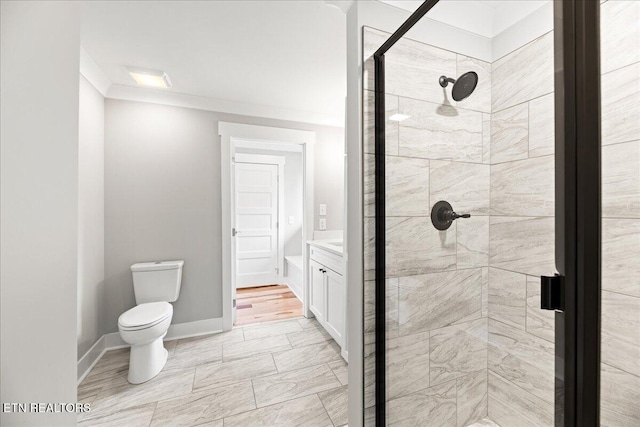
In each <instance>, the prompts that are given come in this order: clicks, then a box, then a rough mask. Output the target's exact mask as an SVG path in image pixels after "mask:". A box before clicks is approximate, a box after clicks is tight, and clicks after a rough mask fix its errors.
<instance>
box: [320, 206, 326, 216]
mask: <svg viewBox="0 0 640 427" xmlns="http://www.w3.org/2000/svg"><path fill="white" fill-rule="evenodd" d="M326 214H327V205H325V204H321V205H320V215H326Z"/></svg>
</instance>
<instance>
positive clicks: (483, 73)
mask: <svg viewBox="0 0 640 427" xmlns="http://www.w3.org/2000/svg"><path fill="white" fill-rule="evenodd" d="M456 56H457V71H456V77H454V78H458V77H460V76H461V75H463V74H464V73H467V72H469V71H474V72H475V73H476V74H478V85H477V86H476V88H475V90H474V91H473V95H472V96H470V97H468V98H467V99H465V100H464V102H463V104H461V106H462V107H463V108H466V109H469V110H476V111H482V112H483V113H490V112H491V63H489V62H485V61H481V60H479V59H475V58H471V57H468V56H464V55H456Z"/></svg>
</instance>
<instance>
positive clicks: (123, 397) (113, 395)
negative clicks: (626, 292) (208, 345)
mask: <svg viewBox="0 0 640 427" xmlns="http://www.w3.org/2000/svg"><path fill="white" fill-rule="evenodd" d="M194 374H195V369H172V370H168V371H162V372H160V373H159V374H158V375H157V376H156V377H154V378H152V379H150V380H149V381H147V382H146V383H143V384H136V385H134V384H129V383H127V384H125V385H118V386H115V387H110V388H105V389H103V390H102V391H100V393H99V394H98V397H97V398H96V400H95V401H94V403H93V405H92V407H93V408H95V409H96V410H97V409H105V411H108V410H109V409H110V410H111V411H112V412H117V411H121V410H123V409H125V408H130V407H134V406H140V405H142V404H145V403H151V402H157V401H159V400H164V399H171V398H174V397H178V396H182V395H185V394H189V393H191V389H192V387H193V378H194Z"/></svg>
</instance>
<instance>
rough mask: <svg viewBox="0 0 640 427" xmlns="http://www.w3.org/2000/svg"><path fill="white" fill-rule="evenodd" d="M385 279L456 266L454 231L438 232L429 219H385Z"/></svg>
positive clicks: (443, 269) (449, 268)
mask: <svg viewBox="0 0 640 427" xmlns="http://www.w3.org/2000/svg"><path fill="white" fill-rule="evenodd" d="M386 226H387V227H386V228H387V240H386V258H387V265H386V270H387V277H399V276H410V275H413V274H425V273H432V272H436V271H445V270H452V269H454V268H455V267H456V230H455V227H451V228H449V229H448V230H446V231H438V230H436V229H435V228H434V226H433V224H432V223H431V218H430V217H391V218H387V223H386Z"/></svg>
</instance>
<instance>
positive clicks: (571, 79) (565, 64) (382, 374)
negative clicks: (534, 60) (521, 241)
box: [373, 0, 601, 427]
mask: <svg viewBox="0 0 640 427" xmlns="http://www.w3.org/2000/svg"><path fill="white" fill-rule="evenodd" d="M438 1H439V0H426V1H425V2H424V3H423V4H422V5H421V6H420V7H419V8H418V9H417V10H416V11H415V12H414V13H413V14H412V15H411V16H410V17H409V18H408V19H407V20H406V21H405V22H404V23H403V24H402V25H401V26H400V28H398V30H396V31H395V32H394V33H393V34H392V35H391V36H390V37H389V39H387V41H385V42H384V43H383V44H382V46H380V48H379V49H378V50H377V51H376V52H375V53H374V54H373V59H374V64H375V92H374V97H375V112H374V120H375V128H374V129H375V130H374V132H375V135H374V138H375V155H374V158H375V219H376V221H375V337H376V343H375V376H376V381H375V394H376V397H375V402H376V411H375V412H376V426H380V427H382V426H384V425H385V424H386V348H385V342H386V330H385V312H386V303H385V280H386V253H385V250H386V248H385V243H386V224H385V130H386V129H385V127H386V126H385V96H384V93H385V62H384V61H385V56H384V55H385V53H386V52H387V51H388V50H389V49H390V48H391V47H392V46H393V45H394V44H395V43H396V42H397V41H398V40H400V39H401V38H402V37H403V36H404V35H405V34H406V33H407V32H408V31H409V30H410V29H411V28H412V27H413V26H414V25H415V24H416V23H417V22H418V21H420V19H421V18H422V17H423V16H425V15H426V14H427V12H428V11H429V10H431V8H433V6H435V5H436V4H437V3H438ZM554 56H555V58H554V67H555V92H554V93H555V129H556V132H555V182H556V203H555V209H556V212H555V222H556V224H555V239H556V241H555V247H556V268H557V270H558V273H559V274H560V275H561V276H563V279H564V280H562V281H560V282H559V283H560V284H559V286H561V289H560V291H561V294H562V309H561V310H557V311H556V314H555V352H556V363H555V377H556V380H555V388H556V402H555V425H556V427H561V426H567V427H568V426H585V427H586V426H598V425H599V420H600V317H601V316H600V291H601V219H600V217H601V165H600V157H601V149H600V2H599V1H592V0H591V1H589V0H554ZM553 273H554V272H549V274H550V275H551V274H553Z"/></svg>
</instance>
